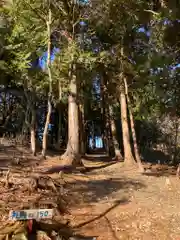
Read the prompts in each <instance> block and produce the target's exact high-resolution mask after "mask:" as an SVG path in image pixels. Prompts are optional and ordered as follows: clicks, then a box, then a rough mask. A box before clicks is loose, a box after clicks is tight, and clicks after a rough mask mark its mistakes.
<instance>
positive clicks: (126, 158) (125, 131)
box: [120, 90, 135, 165]
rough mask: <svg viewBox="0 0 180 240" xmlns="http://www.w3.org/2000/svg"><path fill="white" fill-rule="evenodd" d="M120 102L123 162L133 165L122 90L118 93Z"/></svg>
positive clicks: (125, 105)
mask: <svg viewBox="0 0 180 240" xmlns="http://www.w3.org/2000/svg"><path fill="white" fill-rule="evenodd" d="M120 102H121V123H122V133H123V145H124V163H125V164H126V165H134V164H135V160H134V157H133V154H132V150H131V143H130V134H129V126H128V115H127V104H126V96H125V93H124V91H123V90H122V91H121V93H120Z"/></svg>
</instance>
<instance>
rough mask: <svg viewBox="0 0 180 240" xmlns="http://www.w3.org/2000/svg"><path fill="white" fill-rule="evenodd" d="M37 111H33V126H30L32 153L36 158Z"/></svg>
mask: <svg viewBox="0 0 180 240" xmlns="http://www.w3.org/2000/svg"><path fill="white" fill-rule="evenodd" d="M35 125H36V111H35V110H34V109H32V110H31V126H30V134H31V151H32V154H33V156H36V129H35Z"/></svg>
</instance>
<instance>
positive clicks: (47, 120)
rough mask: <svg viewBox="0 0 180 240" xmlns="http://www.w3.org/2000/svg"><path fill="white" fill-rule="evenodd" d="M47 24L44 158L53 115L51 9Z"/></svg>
mask: <svg viewBox="0 0 180 240" xmlns="http://www.w3.org/2000/svg"><path fill="white" fill-rule="evenodd" d="M46 24H47V35H48V49H47V70H48V76H49V96H48V111H47V115H46V122H45V127H44V132H43V140H42V156H43V158H46V150H47V136H48V126H49V123H50V117H51V113H52V105H51V97H52V75H51V9H49V19H48V21H47V22H46Z"/></svg>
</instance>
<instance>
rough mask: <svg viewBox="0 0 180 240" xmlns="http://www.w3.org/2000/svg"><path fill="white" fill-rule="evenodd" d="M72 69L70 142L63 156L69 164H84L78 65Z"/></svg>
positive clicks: (69, 118)
mask: <svg viewBox="0 0 180 240" xmlns="http://www.w3.org/2000/svg"><path fill="white" fill-rule="evenodd" d="M71 68H72V69H70V86H69V97H68V144H67V149H66V152H65V153H64V154H63V155H62V156H61V158H62V159H63V160H64V162H65V163H66V164H68V165H75V166H77V165H82V162H81V156H80V151H79V150H80V149H79V117H78V115H79V113H78V103H77V94H78V93H77V79H76V65H75V64H72V65H71Z"/></svg>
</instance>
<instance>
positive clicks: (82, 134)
mask: <svg viewBox="0 0 180 240" xmlns="http://www.w3.org/2000/svg"><path fill="white" fill-rule="evenodd" d="M79 120H80V121H79V122H80V131H79V137H80V152H81V154H82V155H84V154H85V152H86V150H85V141H86V140H85V139H86V137H85V129H84V106H83V105H82V104H80V106H79Z"/></svg>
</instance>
